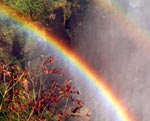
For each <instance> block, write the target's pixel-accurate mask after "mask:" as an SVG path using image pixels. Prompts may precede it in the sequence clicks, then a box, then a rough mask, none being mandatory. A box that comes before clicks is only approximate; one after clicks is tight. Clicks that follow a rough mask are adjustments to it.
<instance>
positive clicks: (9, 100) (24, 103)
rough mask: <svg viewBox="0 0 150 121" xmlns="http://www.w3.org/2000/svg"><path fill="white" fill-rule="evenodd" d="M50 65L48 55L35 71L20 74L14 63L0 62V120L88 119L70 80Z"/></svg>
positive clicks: (88, 116)
mask: <svg viewBox="0 0 150 121" xmlns="http://www.w3.org/2000/svg"><path fill="white" fill-rule="evenodd" d="M54 63H55V59H54V57H52V56H50V57H48V58H46V59H44V62H43V63H42V64H41V65H40V66H38V67H37V68H35V69H33V70H32V71H29V72H24V71H22V70H21V69H20V68H19V67H18V66H16V65H14V64H9V65H5V64H4V63H3V62H2V61H1V62H0V91H1V93H0V117H3V118H0V120H1V119H4V118H5V119H6V120H15V119H18V120H22V121H24V120H27V121H35V120H36V121H48V120H52V121H53V120H55V121H63V120H65V119H69V118H73V117H74V118H77V120H79V118H86V120H89V118H90V112H89V110H88V109H86V108H85V106H84V101H83V100H81V99H79V97H80V94H81V93H80V91H78V90H76V89H75V88H74V87H72V80H66V79H63V73H62V71H61V70H60V69H59V68H53V64H54ZM58 80H61V81H58ZM63 80H64V81H63ZM6 109H7V110H6ZM83 109H84V110H83ZM83 120H85V119H83Z"/></svg>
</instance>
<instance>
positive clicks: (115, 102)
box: [0, 4, 135, 121]
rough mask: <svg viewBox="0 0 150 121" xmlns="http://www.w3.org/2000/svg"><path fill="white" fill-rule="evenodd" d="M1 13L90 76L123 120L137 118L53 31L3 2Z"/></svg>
mask: <svg viewBox="0 0 150 121" xmlns="http://www.w3.org/2000/svg"><path fill="white" fill-rule="evenodd" d="M0 15H5V16H7V17H9V18H11V19H13V20H15V21H17V22H18V23H21V24H23V25H24V26H25V27H26V28H28V29H29V30H31V31H33V32H34V33H35V34H37V35H38V36H39V37H41V38H42V39H43V40H47V43H48V44H49V45H51V46H53V47H54V48H55V49H56V50H57V51H59V52H60V53H61V54H62V55H63V56H64V57H66V58H68V60H69V61H70V62H71V64H73V65H74V66H75V67H76V68H77V69H79V70H80V71H82V72H83V74H84V75H85V76H86V77H88V78H89V80H90V81H91V82H92V83H93V85H94V86H95V88H97V89H98V90H99V91H100V92H101V93H102V94H103V95H104V96H105V97H106V99H107V101H108V102H109V103H110V104H111V105H112V106H113V107H114V109H115V110H116V113H117V115H119V116H120V117H121V120H122V121H135V118H134V117H133V116H132V115H131V114H130V113H129V112H128V110H127V109H126V107H125V106H124V104H123V103H122V101H121V100H120V99H119V98H118V97H117V95H116V94H115V93H114V92H113V90H111V88H110V87H109V86H108V84H106V83H105V80H104V79H103V78H102V77H100V76H99V75H98V74H96V72H95V71H94V70H93V69H92V68H91V67H90V66H88V64H87V63H86V61H84V59H82V58H81V57H80V56H79V55H78V54H77V53H75V52H73V51H72V50H71V49H70V48H68V47H67V46H65V45H64V44H63V43H61V42H60V41H59V39H58V38H56V37H55V36H54V35H53V34H52V33H50V32H47V31H46V30H45V29H44V28H43V27H42V26H41V25H39V24H37V23H35V22H33V21H32V20H30V19H29V18H27V17H23V16H20V15H19V14H17V13H16V12H15V11H14V10H12V9H10V8H8V7H7V6H5V5H2V4H0Z"/></svg>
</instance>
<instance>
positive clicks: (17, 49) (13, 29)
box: [0, 0, 88, 66]
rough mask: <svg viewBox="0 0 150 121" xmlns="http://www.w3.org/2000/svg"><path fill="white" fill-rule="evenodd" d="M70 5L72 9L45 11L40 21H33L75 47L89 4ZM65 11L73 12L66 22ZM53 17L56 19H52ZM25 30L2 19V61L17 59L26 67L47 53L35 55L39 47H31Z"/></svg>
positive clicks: (0, 29) (6, 19)
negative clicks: (74, 39) (26, 62)
mask: <svg viewBox="0 0 150 121" xmlns="http://www.w3.org/2000/svg"><path fill="white" fill-rule="evenodd" d="M70 3H71V7H70V8H68V7H66V8H63V7H58V8H56V9H54V10H53V14H52V13H51V12H49V11H47V10H45V12H44V13H43V15H42V16H41V18H39V19H38V20H34V19H33V21H38V22H39V23H41V24H42V25H43V26H44V27H45V28H47V29H48V31H52V32H53V33H54V34H55V35H56V36H58V37H59V38H60V39H61V40H62V41H63V42H64V43H65V44H67V45H69V46H74V45H73V43H72V40H73V34H74V33H75V31H76V27H78V26H81V25H82V22H83V17H84V14H85V10H86V6H87V4H88V2H87V0H84V1H70ZM66 5H68V4H66ZM69 5H70V4H69ZM75 5H76V7H75ZM64 9H65V10H66V9H67V10H68V11H71V14H70V15H68V16H67V18H66V19H65V20H64V16H65V14H64ZM67 10H66V11H67ZM66 13H68V12H66ZM52 15H53V17H54V18H51V19H50V17H52ZM29 17H30V15H29ZM42 17H43V18H42ZM23 29H24V28H23V26H21V25H17V23H15V22H13V21H11V20H9V19H8V18H5V17H1V18H0V52H1V54H0V59H4V60H14V59H15V61H19V62H21V65H23V66H24V65H25V61H28V60H29V61H30V60H33V59H36V58H38V56H40V55H44V54H45V53H46V51H47V50H43V51H41V53H38V54H35V53H34V51H35V50H38V49H39V46H37V45H36V44H35V43H34V44H33V43H32V44H30V45H29V42H28V41H30V38H29V37H27V35H26V32H25V31H24V30H23ZM33 53H34V54H33ZM28 56H30V57H28Z"/></svg>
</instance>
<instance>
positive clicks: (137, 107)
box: [74, 0, 150, 121]
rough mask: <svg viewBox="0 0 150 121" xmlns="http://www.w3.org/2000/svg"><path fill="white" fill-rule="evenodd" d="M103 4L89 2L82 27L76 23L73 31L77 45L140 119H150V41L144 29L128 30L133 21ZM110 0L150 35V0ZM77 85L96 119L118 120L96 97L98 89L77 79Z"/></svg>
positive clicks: (94, 0)
mask: <svg viewBox="0 0 150 121" xmlns="http://www.w3.org/2000/svg"><path fill="white" fill-rule="evenodd" d="M99 1H103V0H99ZM100 4H101V3H98V0H93V1H92V2H91V3H90V4H89V9H87V12H86V17H85V18H84V21H85V23H84V24H83V27H77V32H76V33H74V40H75V46H76V47H75V49H76V50H77V51H78V52H79V53H80V54H81V55H83V56H84V58H85V59H86V60H87V62H88V63H90V64H91V65H92V66H93V68H95V69H96V70H97V72H98V73H99V74H100V75H102V76H103V77H104V78H105V79H106V80H107V82H108V83H109V85H110V86H111V87H112V89H113V90H115V92H116V93H117V94H118V95H119V97H120V98H121V99H122V100H123V101H124V102H125V103H126V106H127V108H128V110H129V111H130V112H132V113H133V114H134V116H135V117H136V118H137V121H149V120H150V103H149V100H150V95H149V92H150V74H149V73H150V50H149V45H150V41H148V40H146V41H145V40H142V39H140V38H139V35H140V34H141V33H140V32H139V33H138V32H134V31H133V30H134V29H132V31H128V30H129V29H126V28H132V26H130V24H127V23H126V22H122V21H120V20H121V19H118V18H117V17H118V16H119V14H118V13H117V12H115V11H111V10H107V8H102V7H101V5H100ZM109 4H110V6H113V7H114V8H116V9H117V11H118V10H119V11H122V12H121V13H122V15H123V16H126V17H125V18H127V19H128V20H127V21H129V23H130V22H131V21H132V22H134V23H136V25H137V26H138V27H137V28H140V29H141V31H142V33H145V35H144V36H148V35H149V30H150V28H149V27H150V22H149V21H150V12H149V11H150V7H149V6H150V0H112V1H109ZM131 25H132V23H131ZM135 31H137V30H135ZM132 32H133V33H134V37H132ZM146 32H147V34H146ZM136 35H137V36H136ZM139 40H140V42H139ZM76 78H77V77H76ZM77 85H81V86H80V87H79V88H80V89H81V90H83V91H84V93H85V95H86V96H87V95H89V96H87V97H86V96H85V99H86V102H87V105H88V106H89V107H90V108H91V109H92V111H93V112H92V113H93V116H92V118H93V119H92V120H93V121H118V119H117V118H113V116H112V115H111V113H110V112H113V111H110V109H109V106H108V107H107V109H106V107H105V106H104V105H105V103H104V102H101V100H97V97H96V95H97V94H96V93H97V92H96V90H95V93H92V94H89V93H88V94H87V90H86V89H85V88H84V87H85V85H87V84H85V83H82V82H80V83H79V82H77ZM93 90H94V89H93ZM93 92H94V91H93ZM109 111H110V112H109Z"/></svg>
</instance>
